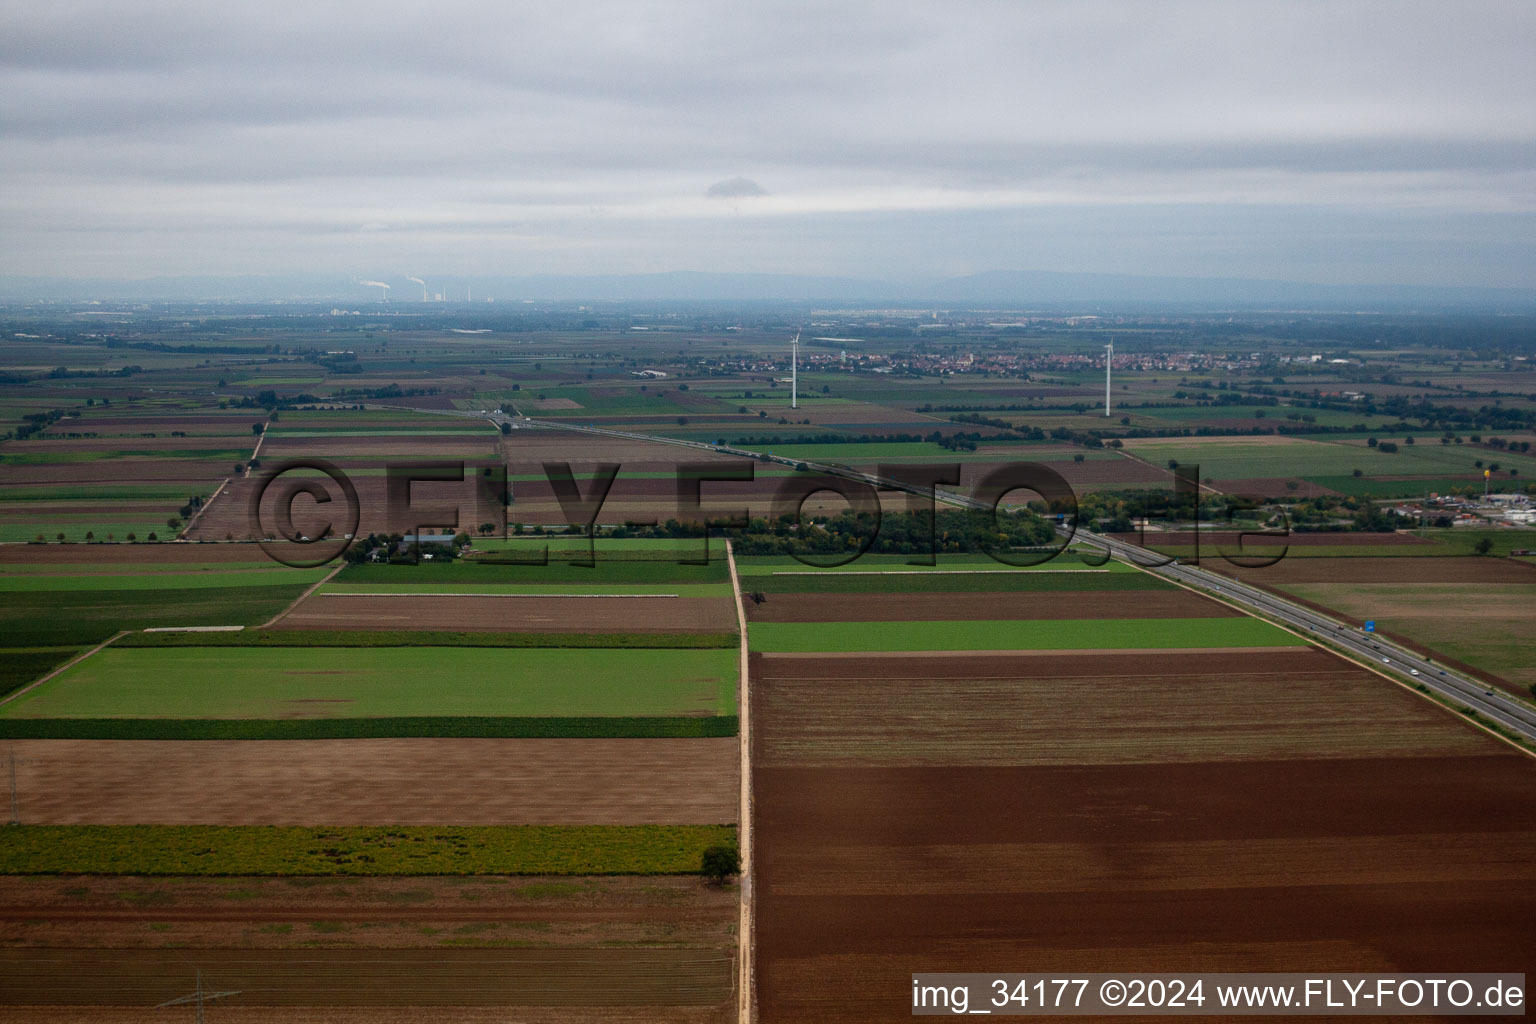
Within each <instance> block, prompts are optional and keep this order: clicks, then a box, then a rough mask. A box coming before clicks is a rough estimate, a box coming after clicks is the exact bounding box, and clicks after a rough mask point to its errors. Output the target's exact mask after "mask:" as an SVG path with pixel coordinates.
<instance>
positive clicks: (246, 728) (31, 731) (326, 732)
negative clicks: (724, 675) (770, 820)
mask: <svg viewBox="0 0 1536 1024" xmlns="http://www.w3.org/2000/svg"><path fill="white" fill-rule="evenodd" d="M39 674H41V673H39ZM739 724H740V723H739V722H738V720H737V718H736V716H735V715H714V716H709V717H705V716H690V715H649V716H632V715H631V716H604V717H591V716H589V717H585V718H568V717H553V716H548V715H544V716H539V717H522V718H515V717H502V718H491V717H474V716H468V715H458V716H445V715H409V716H399V717H394V718H285V719H257V718H0V738H3V739H14V740H22V739H26V740H360V739H400V738H406V737H415V736H435V737H453V738H458V739H535V740H538V739H543V740H551V739H555V740H582V739H615V740H636V739H679V740H683V739H699V738H703V737H711V736H735V735H736V731H737V728H738V726H739Z"/></svg>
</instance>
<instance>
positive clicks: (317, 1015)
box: [11, 996, 736, 1024]
mask: <svg viewBox="0 0 1536 1024" xmlns="http://www.w3.org/2000/svg"><path fill="white" fill-rule="evenodd" d="M228 1003H229V1001H228V1000H219V1001H217V1002H214V1003H210V1004H209V1007H210V1009H209V1010H208V1016H209V1019H211V1020H216V1021H218V1022H219V1024H296V1022H302V1024H422V1021H423V1020H428V1021H436V1020H440V1019H443V1018H442V1017H441V1016H440V1015H437V1014H434V1013H432V1012H430V1011H428V1012H426V1013H424V1012H423V1011H422V1008H421V1007H420V1006H306V1007H303V1008H302V1012H299V1013H296V1012H295V1010H294V1008H292V1007H264V1006H244V1005H241V1006H232V1005H228ZM11 1011H12V1012H11V1018H12V1019H14V1020H17V1021H25V1022H26V1024H165V1022H166V1021H168V1020H173V1019H174V1018H172V1017H169V1016H167V1014H168V1013H170V1012H172V1011H168V1010H156V1009H130V1008H128V1007H122V1006H17V1007H12V1008H11ZM452 1020H453V1024H509V1022H515V1024H728V1022H731V1021H734V1020H736V1000H735V997H734V996H732V997H731V998H730V999H728V1000H727V1001H726V1002H724V1003H721V1004H719V1005H718V1006H603V1007H586V1006H576V1007H569V1006H518V1007H517V1010H516V1016H510V1017H509V1016H508V1013H507V1008H506V1007H504V1006H455V1007H454V1008H453V1016H452Z"/></svg>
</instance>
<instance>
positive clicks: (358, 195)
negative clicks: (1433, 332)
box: [0, 0, 1536, 287]
mask: <svg viewBox="0 0 1536 1024" xmlns="http://www.w3.org/2000/svg"><path fill="white" fill-rule="evenodd" d="M133 8H137V9H131V8H130V7H129V6H128V5H122V4H116V3H106V2H102V3H95V2H90V3H76V4H69V3H65V4H62V5H32V6H30V7H20V6H18V5H12V7H11V8H10V9H8V10H7V11H6V12H5V13H4V14H0V182H3V184H4V188H0V233H3V236H4V237H5V239H6V241H7V244H6V245H5V246H4V247H3V249H0V273H5V274H12V275H17V274H36V275H63V276H146V275H151V274H162V273H167V274H180V273H199V274H205V273H276V272H291V271H294V270H304V271H307V270H313V271H317V272H321V271H323V272H337V273H347V274H354V275H357V276H370V275H371V276H383V274H384V273H385V272H386V271H390V272H393V271H394V270H395V269H396V268H400V267H411V268H416V270H417V272H418V273H424V274H425V275H426V276H428V277H431V276H432V275H433V274H445V273H454V274H477V273H498V274H526V273H539V272H558V273H623V272H645V271H657V270H677V269H705V268H708V269H720V270H729V271H744V272H745V271H769V272H783V271H794V272H812V273H823V274H836V275H845V276H858V277H863V276H875V275H880V276H892V275H896V276H900V275H904V274H906V275H920V274H935V273H956V274H958V273H970V272H976V271H983V270H989V269H997V268H1005V267H1023V268H1035V269H1047V270H1050V269H1060V270H1075V271H1104V272H1119V273H1160V274H1169V273H1172V274H1189V275H1203V274H1223V275H1239V276H1255V277H1289V278H1300V279H1308V280H1338V281H1373V282H1381V281H1407V282H1415V281H1421V282H1425V283H1444V284H1472V283H1479V284H1494V285H1510V286H1527V287H1528V286H1532V285H1536V270H1533V269H1532V268H1533V267H1536V259H1533V257H1536V231H1533V230H1532V228H1533V226H1536V72H1533V70H1532V67H1533V66H1536V62H1533V61H1531V60H1530V49H1531V44H1532V41H1533V40H1536V7H1533V6H1532V5H1530V4H1527V3H1522V2H1513V3H1475V4H1470V5H1445V4H1438V3H1418V2H1412V0H1409V2H1391V3H1359V2H1348V0H1344V2H1329V3H1320V2H1318V3H1308V2H1303V3H1241V2H1233V0H1218V2H1167V3H1158V4H1145V3H1140V2H1093V0H1089V2H1074V3H1066V2H1056V0H1042V2H1034V3H971V4H963V3H962V4H946V5H933V4H922V5H919V4H903V3H895V4H892V3H865V4H859V3H851V4H839V5H827V4H809V3H807V4H756V5H751V6H748V5H731V6H730V7H723V6H721V5H718V4H707V3H698V4H691V3H687V4H684V3H678V4H663V5H633V4H625V3H615V4H594V3H582V2H576V3H571V4H561V5H557V6H556V5H533V4H527V5H522V4H519V5H493V4H454V3H447V4H437V5H424V6H413V7H409V8H406V7H393V6H380V5H378V4H371V3H370V4H288V3H277V4H272V5H264V6H261V7H253V6H250V5H219V4H191V3H186V4H182V3H154V4H150V5H148V6H147V7H146V6H144V5H133ZM757 182H766V183H768V184H769V186H770V188H769V189H767V190H764V189H763V188H762V186H760V185H757ZM722 198H724V199H726V200H728V201H722ZM743 199H745V200H746V201H741V200H743Z"/></svg>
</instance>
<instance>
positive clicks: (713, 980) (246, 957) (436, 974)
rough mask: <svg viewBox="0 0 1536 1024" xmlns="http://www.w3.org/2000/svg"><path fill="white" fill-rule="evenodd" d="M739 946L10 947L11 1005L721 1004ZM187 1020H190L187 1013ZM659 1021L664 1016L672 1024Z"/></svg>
mask: <svg viewBox="0 0 1536 1024" xmlns="http://www.w3.org/2000/svg"><path fill="white" fill-rule="evenodd" d="M733 966H734V959H733V953H732V951H731V950H730V949H662V948H651V949H624V948H602V949H519V948H509V949H427V950H415V949H396V950H391V949H370V950H349V949H273V950H223V949H203V950H198V951H197V953H196V959H195V961H194V960H192V959H190V958H189V957H188V954H187V951H185V950H177V949H79V950H54V949H38V950H33V949H4V950H0V993H4V999H5V1002H7V1003H9V1004H11V1005H18V1004H19V1005H49V1004H51V1003H52V1004H64V1005H76V1004H82V1003H84V1004H89V1003H93V1002H99V1003H103V1004H106V1005H109V1006H122V1005H125V1004H126V1005H130V1006H132V1005H139V1006H146V1007H149V1006H155V1005H156V1004H158V1003H161V1002H163V1001H165V1000H167V999H173V998H175V997H177V996H181V995H185V994H186V993H187V992H188V991H190V990H191V985H192V978H193V977H194V972H195V970H197V969H200V970H202V972H203V974H204V976H205V978H206V979H207V981H208V982H209V983H210V984H216V985H217V986H219V987H220V988H223V989H233V990H236V991H238V992H240V995H238V996H233V997H231V998H230V999H229V1000H226V1001H221V1002H220V1004H218V1005H219V1006H220V1011H221V1012H222V1009H223V1007H224V1006H225V1004H226V1003H227V1005H229V1006H289V1007H301V1006H314V1005H319V1006H400V1005H406V1006H593V1007H597V1006H634V1005H662V1006H678V1005H683V1006H712V1007H715V1006H720V1005H721V1004H723V1003H725V1002H727V1001H728V1000H729V999H730V998H731V985H732V981H733V977H732V969H733ZM188 1012H189V1013H190V1011H188ZM662 1019H665V1018H664V1017H663V1018H662Z"/></svg>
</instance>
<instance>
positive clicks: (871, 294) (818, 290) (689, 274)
mask: <svg viewBox="0 0 1536 1024" xmlns="http://www.w3.org/2000/svg"><path fill="white" fill-rule="evenodd" d="M379 279H388V278H387V276H384V277H381V278H379ZM391 283H393V284H394V287H393V288H392V290H391V292H390V295H391V300H392V301H393V302H397V303H400V304H402V305H414V306H420V305H421V303H420V302H419V300H413V296H414V295H417V294H419V293H418V292H417V290H416V289H417V288H418V287H419V286H418V285H414V284H412V283H411V282H409V281H407V280H406V279H404V278H400V279H399V281H398V282H393V281H392V282H391ZM444 287H446V288H447V289H448V294H449V295H450V296H451V297H453V298H454V299H455V300H456V304H460V305H462V304H463V302H464V295H465V289H466V287H467V288H468V289H469V290H470V293H471V294H472V295H473V296H474V297H475V302H476V304H479V303H482V302H484V301H485V300H486V299H490V298H494V299H495V300H496V301H497V302H500V303H506V302H519V301H526V300H532V301H541V302H690V303H748V304H753V303H763V304H811V303H815V304H835V305H860V304H880V305H890V306H912V307H922V308H927V307H933V306H941V307H942V306H966V307H970V308H988V307H998V308H1006V309H1031V308H1051V309H1060V308H1063V307H1075V308H1082V307H1089V306H1102V307H1108V308H1115V307H1136V308H1143V309H1145V308H1153V307H1179V306H1182V307H1200V308H1205V309H1295V310H1317V311H1331V312H1339V311H1359V312H1365V311H1393V312H1402V311H1410V310H1422V311H1436V312H1438V311H1445V310H1448V309H1469V310H1471V309H1476V310H1497V311H1509V312H1514V311H1519V312H1527V311H1536V289H1514V288H1469V287H1456V286H1444V285H1434V286H1415V285H1381V284H1370V285H1345V284H1318V283H1309V282H1299V281H1275V280H1257V279H1247V278H1188V277H1153V276H1140V275H1129V274H1077V273H1061V272H1054V271H1007V270H999V271H989V272H986V273H980V274H971V275H968V276H964V277H952V278H933V279H927V280H920V281H886V280H874V279H870V280H863V279H856V278H840V277H817V276H808V275H789V274H726V273H710V272H704V271H672V272H666V273H656V274H606V275H593V276H577V275H535V276H520V277H510V276H509V277H496V276H490V275H485V276H473V277H460V278H446V279H442V280H439V281H433V282H432V285H431V288H432V290H434V291H436V290H440V289H442V288H444ZM379 294H380V291H379V289H378V288H377V287H368V286H366V285H362V284H359V283H357V282H356V281H354V280H352V279H350V278H335V277H326V276H314V275H310V276H303V277H300V276H294V275H285V276H260V275H246V276H232V277H217V276H196V277H194V276H167V277H151V278H143V279H137V280H134V279H104V278H79V279H74V278H60V277H51V278H45V277H0V301H7V302H15V301H71V302H81V301H90V300H93V299H100V300H104V301H106V300H127V299H135V300H148V301H153V300H167V301H197V302H288V301H302V302H336V303H338V304H344V305H346V306H348V307H355V306H362V305H365V304H372V303H376V302H378V300H379Z"/></svg>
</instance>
